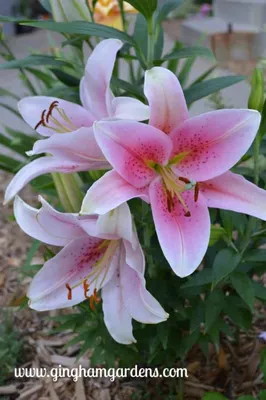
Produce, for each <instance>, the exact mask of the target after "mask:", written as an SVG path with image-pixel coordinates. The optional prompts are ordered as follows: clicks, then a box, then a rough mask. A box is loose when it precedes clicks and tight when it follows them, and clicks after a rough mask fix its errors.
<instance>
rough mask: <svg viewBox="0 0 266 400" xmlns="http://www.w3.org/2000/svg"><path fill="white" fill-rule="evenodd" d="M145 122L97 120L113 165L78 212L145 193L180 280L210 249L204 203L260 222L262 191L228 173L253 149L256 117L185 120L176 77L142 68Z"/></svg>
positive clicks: (229, 113)
mask: <svg viewBox="0 0 266 400" xmlns="http://www.w3.org/2000/svg"><path fill="white" fill-rule="evenodd" d="M145 95H146V97H147V98H148V101H149V105H150V112H151V117H150V125H145V124H143V123H138V122H133V121H110V122H109V121H102V122H99V123H95V125H94V131H95V137H96V140H97V142H98V144H99V146H100V148H101V150H102V152H103V154H104V155H105V157H106V159H107V160H108V161H109V162H110V164H111V165H112V166H113V170H112V171H110V172H107V173H106V174H105V175H104V176H103V177H102V178H101V179H100V180H98V181H97V182H96V183H95V184H94V185H93V186H92V187H91V188H90V189H89V191H88V193H87V195H86V197H85V199H84V202H83V206H82V210H81V212H82V213H83V214H86V213H88V214H90V213H97V214H105V213H106V212H108V211H110V210H111V209H112V208H115V207H117V206H119V204H121V203H123V202H124V201H127V200H129V199H130V198H133V197H139V196H146V199H147V197H149V200H150V203H151V208H152V213H153V219H154V223H155V226H156V231H157V235H158V239H159V242H160V245H161V248H162V250H163V252H164V255H165V257H166V259H167V261H168V262H169V264H170V266H171V267H172V269H173V270H174V272H175V273H176V274H177V275H178V276H180V277H185V276H188V275H190V274H191V273H192V272H193V271H194V270H195V269H196V268H197V267H198V266H199V265H200V263H201V261H202V259H203V257H204V255H205V252H206V250H207V247H208V242H209V236H210V217H209V212H208V207H215V208H222V209H226V210H232V211H237V212H241V213H246V214H249V215H252V216H255V217H258V218H261V219H263V220H266V206H265V205H266V192H265V191H264V190H262V189H259V188H258V187H257V186H255V185H253V184H252V183H250V182H249V181H247V180H246V179H244V178H243V177H242V176H239V175H236V174H234V173H232V172H230V171H229V170H230V168H232V167H233V166H234V165H235V164H236V163H237V162H238V161H239V160H240V159H241V157H242V156H243V155H244V154H245V153H246V151H247V150H248V149H249V147H250V146H251V144H252V142H253V140H254V138H255V136H256V133H257V131H258V128H259V124H260V118H261V117H260V114H259V113H258V112H257V111H251V110H233V109H230V110H219V111H214V112H208V113H206V114H202V115H200V116H196V117H194V118H189V115H188V110H187V106H186V102H185V98H184V94H183V91H182V88H181V86H180V84H179V81H178V79H177V78H176V76H175V75H174V74H173V73H172V72H170V71H168V70H167V69H164V68H160V67H156V68H153V69H152V70H150V71H148V72H147V73H146V79H145Z"/></svg>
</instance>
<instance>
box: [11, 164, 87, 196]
mask: <svg viewBox="0 0 266 400" xmlns="http://www.w3.org/2000/svg"><path fill="white" fill-rule="evenodd" d="M87 169H90V163H88V162H87V163H86V162H84V163H81V162H80V163H77V162H73V161H64V160H62V159H57V158H55V157H49V156H48V157H41V158H38V159H37V160H34V161H32V162H31V163H29V164H27V165H25V167H23V168H21V170H20V171H19V172H18V173H17V174H16V175H15V176H14V178H13V179H12V180H11V182H10V183H9V185H8V187H7V189H6V192H5V201H4V204H6V203H8V202H9V201H10V200H12V199H13V197H15V196H16V194H18V193H19V192H20V191H21V189H23V187H24V186H26V185H27V183H29V182H30V181H32V180H33V179H34V178H36V177H37V176H40V175H44V174H48V173H50V172H63V173H65V174H68V173H73V172H77V171H86V170H87Z"/></svg>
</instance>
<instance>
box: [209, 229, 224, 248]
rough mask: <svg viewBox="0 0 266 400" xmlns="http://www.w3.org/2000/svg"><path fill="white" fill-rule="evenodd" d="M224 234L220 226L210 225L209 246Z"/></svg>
mask: <svg viewBox="0 0 266 400" xmlns="http://www.w3.org/2000/svg"><path fill="white" fill-rule="evenodd" d="M224 236H225V230H224V228H223V227H222V226H216V225H212V226H211V236H210V241H209V246H213V245H215V244H216V243H217V242H218V241H219V240H220V239H222V238H223V237H224Z"/></svg>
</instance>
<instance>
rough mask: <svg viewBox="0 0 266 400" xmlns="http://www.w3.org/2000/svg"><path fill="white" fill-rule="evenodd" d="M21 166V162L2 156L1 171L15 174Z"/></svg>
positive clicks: (0, 159) (0, 155)
mask: <svg viewBox="0 0 266 400" xmlns="http://www.w3.org/2000/svg"><path fill="white" fill-rule="evenodd" d="M21 166H22V163H21V161H17V160H15V159H14V158H11V157H8V156H5V155H4V154H0V170H1V169H2V170H4V171H7V172H11V173H12V174H14V173H15V172H17V171H18V170H19V169H20V168H21Z"/></svg>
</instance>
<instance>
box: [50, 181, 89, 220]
mask: <svg viewBox="0 0 266 400" xmlns="http://www.w3.org/2000/svg"><path fill="white" fill-rule="evenodd" d="M52 177H53V180H54V184H55V187H56V191H57V193H58V197H59V199H60V202H61V204H62V206H63V208H64V210H65V211H66V212H69V213H77V212H79V211H80V208H81V204H82V200H83V193H82V191H81V189H80V181H79V176H78V175H77V174H61V173H52Z"/></svg>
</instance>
